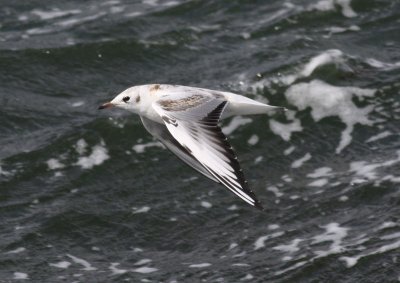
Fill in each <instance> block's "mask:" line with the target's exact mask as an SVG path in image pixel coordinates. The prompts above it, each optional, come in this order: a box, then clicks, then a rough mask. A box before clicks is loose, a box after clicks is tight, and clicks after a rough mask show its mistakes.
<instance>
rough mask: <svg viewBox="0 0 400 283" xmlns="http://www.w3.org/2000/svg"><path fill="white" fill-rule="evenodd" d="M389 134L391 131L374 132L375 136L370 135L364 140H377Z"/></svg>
mask: <svg viewBox="0 0 400 283" xmlns="http://www.w3.org/2000/svg"><path fill="white" fill-rule="evenodd" d="M391 135H392V133H391V132H390V131H384V132H382V133H379V134H376V135H375V136H372V137H370V138H369V139H367V140H366V142H374V141H377V140H381V139H384V138H386V137H388V136H391Z"/></svg>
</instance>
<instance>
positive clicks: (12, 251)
mask: <svg viewBox="0 0 400 283" xmlns="http://www.w3.org/2000/svg"><path fill="white" fill-rule="evenodd" d="M24 251H26V249H25V248H24V247H19V248H16V249H14V250H11V251H8V252H5V254H19V253H22V252H24Z"/></svg>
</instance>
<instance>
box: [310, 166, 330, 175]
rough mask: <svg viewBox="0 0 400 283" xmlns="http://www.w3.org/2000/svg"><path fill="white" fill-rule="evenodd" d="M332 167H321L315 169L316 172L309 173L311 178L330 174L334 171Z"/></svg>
mask: <svg viewBox="0 0 400 283" xmlns="http://www.w3.org/2000/svg"><path fill="white" fill-rule="evenodd" d="M331 172H332V168H329V167H320V168H317V169H315V170H314V172H312V173H309V174H307V177H309V178H321V177H327V176H330V175H331V174H332V173H331Z"/></svg>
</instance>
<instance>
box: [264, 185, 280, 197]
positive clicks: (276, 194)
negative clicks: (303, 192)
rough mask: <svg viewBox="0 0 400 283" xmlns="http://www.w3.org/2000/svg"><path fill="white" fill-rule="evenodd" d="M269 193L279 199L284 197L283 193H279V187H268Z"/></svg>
mask: <svg viewBox="0 0 400 283" xmlns="http://www.w3.org/2000/svg"><path fill="white" fill-rule="evenodd" d="M267 191H270V192H273V193H274V194H275V196H276V197H278V198H279V197H281V196H283V193H282V192H280V191H279V189H278V187H277V186H268V187H267Z"/></svg>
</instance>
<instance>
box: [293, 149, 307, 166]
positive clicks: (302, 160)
mask: <svg viewBox="0 0 400 283" xmlns="http://www.w3.org/2000/svg"><path fill="white" fill-rule="evenodd" d="M310 159H311V154H310V153H309V152H307V153H306V154H305V155H304V156H303V157H301V158H299V159H297V160H295V161H293V163H292V164H291V165H290V167H292V168H299V167H301V166H303V164H304V163H305V162H306V161H308V160H310Z"/></svg>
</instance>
